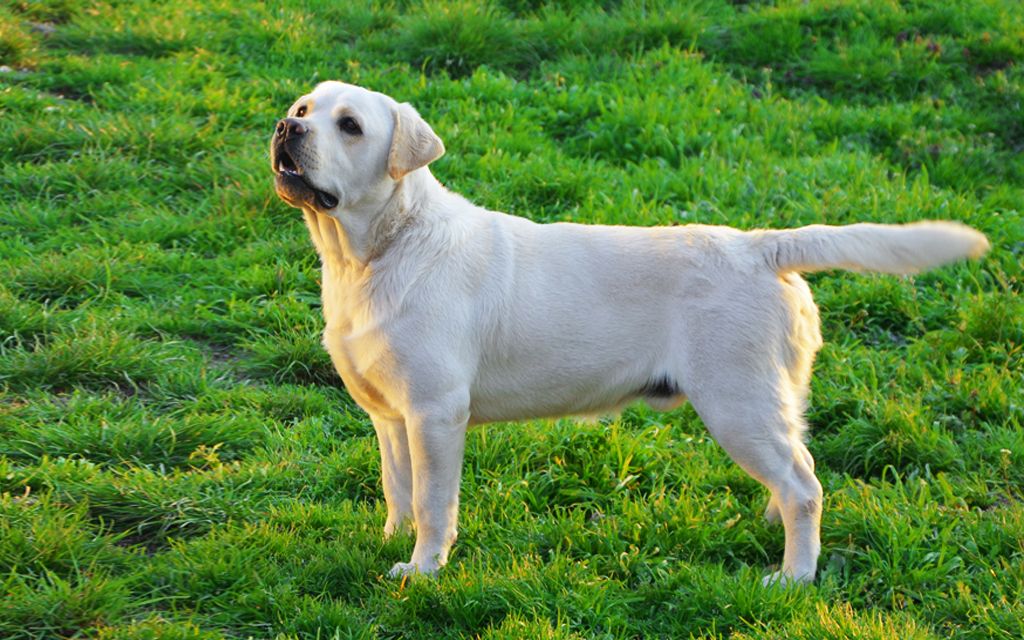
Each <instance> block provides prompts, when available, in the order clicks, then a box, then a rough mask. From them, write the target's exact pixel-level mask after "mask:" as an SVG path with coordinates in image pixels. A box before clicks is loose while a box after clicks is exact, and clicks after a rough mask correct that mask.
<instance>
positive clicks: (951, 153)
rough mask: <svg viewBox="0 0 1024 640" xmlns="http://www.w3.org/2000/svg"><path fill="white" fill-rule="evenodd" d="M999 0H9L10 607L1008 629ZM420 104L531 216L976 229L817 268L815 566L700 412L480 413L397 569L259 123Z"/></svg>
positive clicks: (1016, 122) (357, 619) (269, 628)
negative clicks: (821, 340) (444, 538)
mask: <svg viewBox="0 0 1024 640" xmlns="http://www.w3.org/2000/svg"><path fill="white" fill-rule="evenodd" d="M1022 62H1024V13H1022V12H1020V11H1019V7H1018V6H1017V5H1016V3H1014V2H1012V1H1010V0H1003V1H1000V0H988V1H985V2H976V3H945V4H942V3H895V2H866V1H859V0H843V1H842V2H824V1H823V0H813V1H811V2H796V1H788V0H787V1H785V2H775V3H744V2H737V3H733V2H725V1H724V0H710V1H708V2H698V3H681V2H632V1H629V2H621V3H620V2H597V3H591V4H585V5H584V4H580V3H570V2H552V3H542V2H534V1H531V0H507V1H504V2H487V3H483V4H481V3H467V2H461V1H459V2H443V3H424V4H420V3H406V2H394V3H383V4H382V3H372V2H349V3H337V2H329V1H326V0H323V1H319V0H318V1H315V2H309V3H304V4H299V3H276V2H274V3H263V4H259V3H242V2H235V1H234V0H223V1H219V2H212V3H211V2H198V1H192V0H188V1H185V2H178V3H164V2H155V1H147V2H131V3H116V4H115V5H114V6H109V5H94V4H91V3H86V2H80V1H78V0H46V1H43V2H21V1H11V2H6V3H4V4H3V5H2V6H0V66H3V67H4V70H3V71H0V163H2V165H3V171H2V172H0V230H2V233H0V266H2V269H0V273H2V277H0V637H3V638H12V639H22V638H24V639H28V638H40V639H42V638H54V637H96V638H107V639H114V638H117V639H121V638H139V639H142V638H147V639H148V638H181V639H190V640H192V639H194V640H214V639H220V638H245V637H254V638H281V639H284V638H373V637H385V638H444V637H447V638H477V637H480V638H489V639H499V638H501V639H511V638H530V639H531V640H532V639H535V638H558V639H573V640H577V639H582V638H588V639H589V638H638V637H665V638H669V637H671V638H676V637H683V638H685V637H707V638H714V637H726V636H730V637H737V638H776V637H794V638H808V639H815V640H818V639H821V638H837V639H838V638H850V637H858V638H879V639H882V638H886V639H889V638H900V639H901V640H903V639H911V638H914V639H916V638H945V637H965V638H1007V639H1010V638H1019V637H1022V636H1024V627H1022V623H1021V620H1024V605H1022V604H1021V603H1022V602H1024V546H1022V545H1024V542H1022V541H1024V506H1022V504H1024V503H1022V499H1024V492H1022V489H1021V487H1022V486H1024V429H1022V424H1021V423H1022V420H1024V397H1022V393H1021V389H1022V388H1024V377H1022V376H1024V374H1022V351H1021V349H1022V347H1021V345H1022V344H1024V303H1022V302H1021V298H1020V288H1021V268H1020V263H1021V256H1022V247H1024V220H1022V217H1021V214H1020V206H1021V205H1020V203H1021V202H1024V161H1022V160H1021V155H1020V152H1021V149H1022V148H1024V115H1022V112H1021V104H1022V103H1024V77H1022V73H1024V71H1022V69H1024V66H1022V64H1021V63H1022ZM328 78H338V79H343V80H348V81H351V82H355V83H359V84H363V85H366V86H368V87H370V88H373V89H376V90H379V91H383V92H386V93H389V94H392V95H394V96H396V97H397V98H399V99H401V100H406V101H410V102H412V103H413V104H414V105H416V106H417V108H418V109H419V110H420V112H421V113H422V114H423V115H424V116H425V117H426V118H427V120H428V121H429V122H431V124H432V125H433V126H434V128H435V130H436V131H437V132H438V133H439V134H440V135H441V137H442V138H443V139H444V140H445V143H446V146H447V148H448V155H447V156H445V157H444V158H442V159H441V160H439V161H438V162H436V163H435V164H434V165H433V168H434V171H435V173H436V174H437V176H438V177H439V178H440V179H441V180H442V181H443V182H444V183H445V184H446V185H448V186H449V187H450V188H452V189H454V190H457V191H459V192H461V193H463V194H465V195H466V196H468V197H470V198H471V199H472V200H474V201H475V202H477V203H479V204H481V205H483V206H486V207H489V208H493V209H498V210H503V211H509V212H512V213H514V214H516V215H521V216H526V217H530V218H533V219H535V220H539V221H555V220H576V221H583V222H600V223H612V224H637V225H654V224H685V223H690V222H701V223H715V224H730V225H734V226H739V227H744V228H752V227H760V226H774V227H787V226H796V225H800V224H811V223H834V224H841V223H850V222H856V221H868V220H870V221H909V220H916V219H920V218H925V217H937V218H946V219H956V220H962V221H965V222H967V223H969V224H971V225H972V226H975V227H977V228H979V229H981V230H983V231H985V232H986V233H987V234H989V237H990V239H991V240H992V243H993V250H992V252H991V253H990V254H989V255H988V256H986V258H985V259H984V260H983V261H981V262H978V263H972V264H961V265H956V266H953V267H949V268H945V269H942V270H940V271H936V272H933V273H929V274H923V275H921V276H917V277H915V278H904V279H900V278H892V277H881V276H865V275H853V274H838V273H828V274H817V275H815V276H813V277H812V278H811V279H810V280H811V285H812V288H813V289H814V291H815V296H816V299H817V301H818V304H819V306H820V308H821V312H822V318H823V330H824V333H825V339H826V347H825V348H824V350H823V351H822V354H821V356H820V358H819V361H818V364H817V366H816V376H815V379H814V382H813V388H812V397H811V405H810V409H809V414H808V417H809V421H810V422H811V424H812V430H811V438H810V448H811V450H812V452H813V453H814V455H815V456H816V458H817V460H818V475H819V477H820V478H821V481H822V484H823V485H824V486H825V491H826V505H825V507H826V508H825V514H824V516H823V522H822V537H823V545H824V549H823V554H822V558H821V563H820V566H819V569H820V571H819V579H818V580H817V581H816V583H815V584H814V585H812V586H809V587H805V588H800V589H792V590H779V589H776V590H764V589H762V588H761V586H760V579H761V577H762V575H763V574H764V573H766V572H767V571H769V570H771V569H772V568H773V567H772V565H773V563H777V562H778V560H779V558H780V557H781V553H782V546H783V537H782V531H781V529H780V528H778V527H775V526H772V525H769V524H768V523H766V522H765V521H764V520H763V519H762V517H761V514H762V512H763V510H764V506H765V501H766V498H767V496H766V495H765V492H764V490H763V489H762V488H761V487H760V485H758V484H757V483H756V482H755V481H753V480H752V479H750V478H749V477H748V476H747V475H746V474H745V473H743V472H742V471H741V470H740V469H739V468H737V467H736V466H735V465H733V464H732V463H731V462H729V460H728V458H727V456H726V455H725V453H724V452H723V451H722V450H721V449H720V448H719V447H718V446H717V445H716V444H715V443H714V442H713V440H711V439H710V438H709V437H708V435H707V434H706V432H705V430H704V428H703V426H702V425H701V423H700V421H699V420H698V418H697V416H696V414H695V413H694V412H693V411H692V409H689V408H685V407H684V408H682V409H679V410H677V411H674V412H671V413H667V414H659V413H655V412H652V411H650V410H647V409H646V408H643V407H632V408H630V409H628V410H627V411H626V412H625V413H624V414H623V415H622V416H620V417H616V418H606V419H603V420H599V421H596V422H592V423H585V424H580V423H577V422H575V421H572V420H561V421H534V422H528V423H525V424H520V425H504V424H501V425H489V426H486V427H483V428H480V429H478V430H476V431H474V432H473V433H471V435H470V436H469V441H468V443H467V458H466V470H465V474H464V479H463V493H462V511H461V514H462V516H461V520H460V539H459V542H458V543H457V544H456V546H455V549H454V551H453V556H452V561H451V564H450V565H449V566H448V567H447V568H446V569H445V570H444V571H443V572H442V573H441V574H440V576H439V577H438V578H437V579H436V580H434V581H428V580H421V579H413V580H410V581H407V582H397V581H391V580H388V579H385V578H384V577H383V576H384V573H385V572H386V570H387V569H388V568H389V567H390V566H391V565H392V564H393V563H394V562H397V561H400V560H405V559H407V556H408V554H409V553H410V550H411V545H412V540H411V538H409V537H408V536H399V537H397V538H395V539H393V540H389V541H387V542H384V541H382V540H381V528H382V525H383V521H384V515H385V511H384V506H383V504H382V494H381V488H380V473H379V464H380V463H379V457H378V453H377V450H376V443H375V439H374V436H373V429H372V426H371V425H370V424H369V422H368V420H367V418H366V417H365V415H364V414H363V413H362V412H361V411H360V410H359V409H358V408H357V407H356V406H355V405H354V404H353V403H352V401H351V399H349V397H348V396H347V394H346V393H345V391H344V389H343V388H342V387H341V384H340V381H339V380H338V379H337V377H336V376H335V374H334V373H333V371H332V368H331V364H330V360H329V358H328V357H327V354H326V353H325V352H324V351H323V349H322V347H321V346H320V337H319V334H320V331H321V328H322V319H321V317H320V308H319V277H320V274H319V271H318V268H317V261H316V257H315V255H314V253H313V251H312V248H311V246H310V243H309V240H308V238H307V237H306V231H305V229H304V227H303V225H302V223H301V220H300V218H299V217H298V216H297V214H296V212H295V211H294V210H292V209H290V208H288V207H287V206H286V205H284V204H283V203H281V202H280V201H279V200H278V199H277V198H276V196H275V195H274V194H273V191H272V188H271V181H270V176H269V167H268V162H267V157H266V147H267V140H268V137H269V133H270V131H271V129H272V126H273V123H274V122H275V121H276V120H277V118H279V117H280V116H281V114H282V113H283V112H284V109H285V108H286V106H287V105H288V104H290V103H291V101H292V100H293V99H294V98H295V97H296V96H298V95H300V94H301V93H303V92H305V91H307V90H308V89H309V88H310V87H311V86H312V85H313V84H315V83H316V82H317V81H319V80H323V79H328Z"/></svg>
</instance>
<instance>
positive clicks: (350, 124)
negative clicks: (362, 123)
mask: <svg viewBox="0 0 1024 640" xmlns="http://www.w3.org/2000/svg"><path fill="white" fill-rule="evenodd" d="M338 128H339V129H341V130H342V131H344V132H345V133H347V134H349V135H352V136H358V135H362V133H363V130H362V129H360V128H359V123H358V122H356V121H355V120H354V119H353V118H350V117H348V116H345V117H344V118H342V119H341V120H338Z"/></svg>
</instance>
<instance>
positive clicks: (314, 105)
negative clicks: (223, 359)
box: [275, 82, 988, 581]
mask: <svg viewBox="0 0 1024 640" xmlns="http://www.w3.org/2000/svg"><path fill="white" fill-rule="evenodd" d="M300 108H304V112H302V117H298V116H297V114H298V113H300V112H299V109H300ZM289 115H290V116H291V118H290V119H289V120H288V121H286V122H289V123H296V122H297V123H300V124H302V127H301V129H302V131H303V132H304V133H302V134H301V135H300V134H298V133H296V134H295V135H294V136H293V138H294V139H293V140H291V141H289V143H288V144H289V145H291V147H290V148H291V149H293V156H298V157H301V162H300V164H301V165H302V166H301V167H299V168H300V170H301V172H302V175H303V177H304V179H305V180H306V182H307V183H308V184H309V185H312V187H314V188H315V189H317V190H321V191H323V192H326V193H329V194H333V195H334V196H336V197H337V198H338V200H339V203H338V204H337V206H335V207H330V208H325V207H323V206H321V205H317V204H315V203H314V204H309V197H311V196H309V197H307V198H306V199H305V200H303V199H301V198H300V197H299V196H296V195H295V194H296V193H300V194H302V193H304V192H303V191H302V189H303V188H304V187H301V186H300V187H298V191H295V190H294V189H293V190H291V191H289V190H287V189H283V188H282V187H281V180H282V179H281V178H280V177H279V185H278V188H279V192H280V193H282V197H285V198H286V199H288V200H289V201H290V202H292V203H293V204H295V205H296V206H299V207H301V208H302V209H303V213H304V216H305V220H306V223H307V225H308V226H309V230H310V234H311V236H312V239H313V243H314V244H315V246H316V249H317V251H318V252H319V254H320V256H321V258H322V262H323V311H324V317H325V319H326V330H325V332H324V344H325V346H326V348H327V350H328V351H329V352H330V355H331V358H332V360H333V362H334V364H335V366H336V367H337V369H338V372H339V373H340V374H341V377H342V379H343V380H344V382H345V385H346V387H347V388H348V390H349V392H350V394H351V395H352V397H353V398H354V399H355V400H356V401H357V402H358V403H359V405H360V406H361V407H363V409H365V410H366V412H367V413H368V414H369V416H370V418H371V419H372V421H373V425H374V428H375V429H376V431H377V436H378V439H379V441H380V450H381V464H382V472H383V487H384V496H385V498H386V501H387V508H388V517H387V522H386V524H385V525H384V533H385V535H391V534H392V533H394V532H395V531H396V530H398V529H400V528H402V527H405V526H407V525H413V526H414V527H415V532H416V544H415V548H414V550H413V553H412V558H411V559H410V561H409V562H407V563H399V564H397V565H395V567H394V568H393V569H392V571H391V573H392V575H400V574H406V573H409V572H416V571H418V572H423V573H433V572H434V571H436V570H437V569H438V568H439V567H441V566H442V565H443V564H445V562H446V561H447V559H448V552H449V549H450V548H451V546H452V543H453V542H454V541H455V537H456V515H457V510H458V500H459V481H460V473H461V468H462V457H463V448H464V442H465V433H466V429H467V427H468V426H470V425H473V424H479V423H484V422H491V421H511V420H522V419H527V418H541V417H554V416H562V415H575V414H594V413H601V412H606V411H614V410H616V409H618V408H620V407H622V406H623V405H625V404H627V403H629V402H632V401H634V400H636V399H646V400H648V401H649V402H650V403H651V404H652V405H654V406H656V407H659V408H666V407H670V406H674V405H676V404H679V403H680V402H683V401H684V400H685V399H689V401H690V402H691V403H692V404H693V406H694V408H695V409H696V410H697V412H698V414H699V415H700V416H701V418H702V419H703V421H704V423H705V424H706V425H707V428H708V430H709V431H710V432H711V434H712V435H713V436H714V438H715V439H716V440H717V441H718V443H719V444H721V446H722V447H724V448H725V450H726V451H728V453H729V454H730V456H732V458H733V460H735V461H736V463H737V464H739V465H740V466H741V467H742V468H743V469H745V470H746V471H747V472H748V473H750V475H752V476H753V477H754V478H756V479H757V480H759V481H760V482H762V483H763V484H764V485H765V486H766V487H768V489H769V491H770V493H771V498H770V500H769V506H768V510H767V512H766V516H767V517H769V518H771V519H780V520H781V521H782V523H783V525H784V527H785V534H786V545H785V553H784V555H783V559H782V567H781V569H780V571H779V572H778V573H776V574H774V575H773V576H769V577H768V578H767V579H766V580H767V581H772V580H777V579H778V580H782V581H785V580H790V579H796V580H800V581H805V580H811V579H812V578H813V577H814V574H815V569H816V563H817V558H818V553H819V549H820V543H819V536H818V529H819V520H820V516H821V498H822V491H821V485H820V484H819V483H818V481H817V479H816V478H815V476H814V461H813V460H812V458H811V455H810V454H809V453H808V451H807V448H806V447H805V446H804V443H803V436H804V431H805V428H806V427H805V423H804V419H803V411H804V403H805V401H806V398H807V389H808V382H809V379H810V375H811V365H812V363H813V361H814V357H815V353H816V352H817V350H818V349H819V347H820V346H821V337H820V333H819V328H818V311H817V308H816V307H815V305H814V301H813V300H812V299H811V293H810V290H809V289H808V287H807V284H806V283H805V282H804V280H803V279H802V278H801V277H800V276H799V275H798V272H800V271H811V270H820V269H835V268H841V269H855V270H866V271H882V272H887V273H913V272H916V271H919V270H921V269H927V268H930V267H934V266H938V265H941V264H944V263H946V262H950V261H953V260H957V259H961V258H965V257H975V256H979V255H981V254H982V253H984V251H985V250H986V248H987V247H988V243H987V241H986V239H985V237H984V236H983V235H981V234H980V233H978V232H976V231H974V230H972V229H969V228H968V227H965V226H963V225H961V224H958V223H952V222H922V223H917V224H911V225H904V226H887V225H874V224H857V225H852V226H847V227H826V226H812V227H804V228H801V229H794V230H788V231H781V230H780V231H752V232H743V231H739V230H735V229H731V228H727V227H713V226H702V225H691V226H681V227H655V228H635V227H610V226H590V225H579V224H565V223H560V224H547V225H542V224H535V223H533V222H530V221H529V220H526V219H523V218H518V217H514V216H509V215H505V214H502V213H496V212H493V211H487V210H485V209H482V208H480V207H477V206H474V205H473V204H471V203H470V202H468V201H466V200H465V199H464V198H462V197H460V196H458V195H456V194H454V193H451V192H449V191H448V190H447V189H445V188H444V187H443V186H441V184H439V183H438V181H437V180H436V179H435V178H434V176H433V175H432V174H431V172H430V170H429V169H428V168H427V167H426V166H425V165H426V164H427V163H429V162H430V161H432V160H433V159H435V158H436V157H438V156H439V155H440V154H441V153H443V151H444V146H443V145H442V144H441V141H440V139H439V138H437V136H436V135H435V134H434V133H433V131H432V130H431V129H430V127H429V125H427V124H426V123H425V122H424V121H423V120H422V119H421V118H420V117H419V116H418V115H417V114H416V112H415V110H414V109H413V108H412V107H410V106H408V105H405V104H399V103H397V102H395V101H394V100H392V99H391V98H389V97H387V96H384V95H382V94H379V93H374V92H371V91H367V90H365V89H362V88H359V87H355V86H352V85H347V84H342V83H338V82H325V83H323V84H320V85H318V86H317V87H316V89H315V90H314V91H313V92H312V93H310V94H309V95H306V96H303V97H302V98H300V99H299V100H298V101H297V102H296V103H295V105H294V106H293V107H292V109H291V111H290V112H289ZM346 115H347V116H348V117H353V118H355V119H356V120H357V121H358V123H359V125H360V127H361V129H362V133H361V134H359V135H350V134H347V133H345V132H343V131H341V130H340V129H339V128H338V126H337V122H338V118H339V117H342V116H346ZM281 131H283V130H282V129H279V135H283V134H281V133H280V132H281ZM276 169H277V167H276V166H275V170H276Z"/></svg>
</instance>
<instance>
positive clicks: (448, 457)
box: [391, 407, 468, 577]
mask: <svg viewBox="0 0 1024 640" xmlns="http://www.w3.org/2000/svg"><path fill="white" fill-rule="evenodd" d="M467 418H468V410H466V409H465V408H463V407H438V408H434V409H430V410H427V411H423V412H422V413H418V414H417V415H414V416H409V417H408V418H407V420H406V423H405V424H406V435H407V436H408V441H409V454H410V462H411V464H412V478H413V484H412V509H413V515H414V517H415V519H416V546H415V548H414V549H413V552H412V559H411V560H410V561H409V562H399V563H398V564H396V565H395V566H394V567H393V568H392V569H391V576H392V577H394V576H401V575H406V574H410V573H417V572H418V573H425V574H432V573H435V572H436V571H437V570H438V569H439V568H440V567H441V566H443V565H444V564H445V563H446V562H448V551H449V550H450V549H451V547H452V544H454V542H455V536H456V521H457V518H458V509H459V482H460V480H461V476H462V455H463V452H464V451H465V445H466V423H467Z"/></svg>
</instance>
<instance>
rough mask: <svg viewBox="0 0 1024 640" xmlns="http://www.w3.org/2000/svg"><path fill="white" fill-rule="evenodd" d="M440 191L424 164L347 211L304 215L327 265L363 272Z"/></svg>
mask: <svg viewBox="0 0 1024 640" xmlns="http://www.w3.org/2000/svg"><path fill="white" fill-rule="evenodd" d="M440 190H443V187H441V184H440V183H439V182H438V181H437V179H436V178H435V177H434V176H433V174H431V173H430V169H428V168H427V167H423V168H421V169H417V170H416V171H412V172H410V173H408V174H406V175H405V176H404V177H403V178H402V179H401V180H399V181H398V182H396V183H395V184H394V188H393V189H390V190H384V191H383V192H381V193H376V194H374V193H371V194H369V195H368V196H366V197H365V198H363V199H362V200H361V201H360V202H359V203H357V204H356V205H353V206H350V207H346V208H345V209H344V210H341V209H339V210H337V211H336V212H335V213H334V214H326V213H319V212H317V211H314V210H313V209H310V208H304V209H303V215H304V217H305V219H306V226H307V227H309V232H310V236H311V237H312V239H313V244H314V245H315V246H316V249H317V251H318V252H319V254H320V257H321V259H322V260H323V262H324V264H325V266H328V267H330V268H331V270H332V271H334V270H338V269H343V270H351V269H356V270H360V271H361V270H365V269H366V268H367V266H368V265H369V264H370V263H371V262H372V261H374V260H376V259H377V258H380V257H381V256H382V255H383V254H384V252H385V251H387V249H388V247H389V246H390V245H391V244H392V243H393V242H394V240H395V239H396V237H397V236H398V235H399V234H400V233H401V232H402V230H403V229H404V228H406V227H407V226H409V225H410V224H411V223H412V222H413V221H414V220H415V218H416V216H417V215H418V213H419V209H420V207H421V206H422V205H423V203H426V202H429V201H430V200H431V199H432V198H433V196H434V195H435V194H436V193H437V192H438V191H440Z"/></svg>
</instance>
